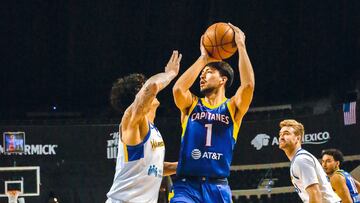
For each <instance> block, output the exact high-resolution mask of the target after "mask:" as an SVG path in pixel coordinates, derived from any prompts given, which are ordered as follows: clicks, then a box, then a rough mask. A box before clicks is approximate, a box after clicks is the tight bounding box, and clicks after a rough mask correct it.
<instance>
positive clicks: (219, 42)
mask: <svg viewBox="0 0 360 203" xmlns="http://www.w3.org/2000/svg"><path fill="white" fill-rule="evenodd" d="M203 45H204V47H205V49H206V51H207V52H208V53H209V55H210V56H211V57H212V58H215V59H219V60H222V59H226V58H229V57H230V56H232V55H233V54H234V53H235V52H236V50H237V47H236V43H235V32H234V30H233V29H232V28H231V27H230V25H228V24H227V23H215V24H213V25H211V26H210V27H209V28H208V29H207V30H206V31H205V34H204V38H203Z"/></svg>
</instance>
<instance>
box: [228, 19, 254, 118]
mask: <svg viewBox="0 0 360 203" xmlns="http://www.w3.org/2000/svg"><path fill="white" fill-rule="evenodd" d="M229 25H230V26H231V27H232V28H233V30H234V32H235V42H236V46H237V48H238V53H239V73H240V83H241V84H240V87H239V88H238V90H237V91H236V94H235V95H234V96H233V97H232V98H231V101H232V103H233V104H234V105H235V107H236V112H235V117H236V118H235V119H236V120H237V121H240V120H241V119H242V117H243V116H244V115H245V113H246V112H247V111H248V109H249V106H250V103H251V100H252V98H253V93H254V88H255V77H254V70H253V68H252V65H251V62H250V59H249V56H248V54H247V51H246V47H245V34H244V33H243V32H242V31H241V30H240V29H239V28H238V27H236V26H234V25H232V24H230V23H229Z"/></svg>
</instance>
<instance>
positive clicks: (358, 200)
mask: <svg viewBox="0 0 360 203" xmlns="http://www.w3.org/2000/svg"><path fill="white" fill-rule="evenodd" d="M336 173H338V174H340V175H342V176H343V177H344V178H345V180H346V186H347V188H348V190H349V192H350V195H351V198H352V199H353V202H354V203H360V197H359V192H358V191H357V188H356V185H355V182H354V180H353V178H352V176H351V175H350V174H349V173H348V172H346V171H344V170H337V171H336Z"/></svg>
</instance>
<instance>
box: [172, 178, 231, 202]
mask: <svg viewBox="0 0 360 203" xmlns="http://www.w3.org/2000/svg"><path fill="white" fill-rule="evenodd" d="M173 190H174V197H173V198H171V201H170V203H203V202H206V203H211V202H214V203H231V202H232V201H231V190H230V187H229V185H228V182H227V179H226V178H222V179H208V178H205V177H191V178H181V179H178V180H176V181H175V182H174V185H173Z"/></svg>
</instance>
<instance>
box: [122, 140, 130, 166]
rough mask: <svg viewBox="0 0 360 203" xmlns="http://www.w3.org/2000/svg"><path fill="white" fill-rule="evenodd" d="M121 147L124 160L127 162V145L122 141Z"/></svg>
mask: <svg viewBox="0 0 360 203" xmlns="http://www.w3.org/2000/svg"><path fill="white" fill-rule="evenodd" d="M123 149H124V161H125V162H129V155H128V151H127V147H126V144H125V143H123Z"/></svg>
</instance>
